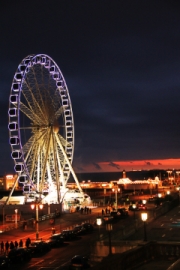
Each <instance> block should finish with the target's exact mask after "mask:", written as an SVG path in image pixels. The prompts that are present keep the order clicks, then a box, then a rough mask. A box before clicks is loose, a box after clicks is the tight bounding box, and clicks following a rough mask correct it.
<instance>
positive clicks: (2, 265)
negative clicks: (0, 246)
mask: <svg viewBox="0 0 180 270" xmlns="http://www.w3.org/2000/svg"><path fill="white" fill-rule="evenodd" d="M9 266H10V260H9V258H8V256H6V255H1V256H0V269H9Z"/></svg>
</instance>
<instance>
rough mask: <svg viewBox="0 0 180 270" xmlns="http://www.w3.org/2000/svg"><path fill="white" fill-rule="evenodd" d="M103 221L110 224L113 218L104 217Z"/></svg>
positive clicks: (109, 216) (110, 216)
mask: <svg viewBox="0 0 180 270" xmlns="http://www.w3.org/2000/svg"><path fill="white" fill-rule="evenodd" d="M103 220H104V222H111V221H113V216H112V215H104V216H103Z"/></svg>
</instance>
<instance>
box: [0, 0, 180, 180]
mask: <svg viewBox="0 0 180 270" xmlns="http://www.w3.org/2000/svg"><path fill="white" fill-rule="evenodd" d="M177 2H178V1H166V0H163V1H158V0H156V1H152V0H151V1H146V0H142V1H136V0H133V1H132V0H129V1H128V0H124V1H116V0H109V1H106V0H81V1H80V0H72V1H69V0H64V1H62V0H31V1H24V0H22V1H20V0H16V1H14V0H12V1H9V0H6V1H1V4H0V117H1V125H0V149H1V159H0V174H1V175H3V174H5V173H12V172H13V167H14V164H13V161H12V160H11V157H10V153H11V151H10V145H9V137H8V136H9V135H8V128H7V126H8V103H9V94H10V88H11V83H12V79H13V76H14V73H15V71H16V69H17V67H18V65H19V63H20V62H21V60H22V59H23V58H24V57H25V56H27V55H29V54H38V53H44V54H47V55H49V56H50V57H52V58H53V60H54V61H55V62H56V63H57V64H58V66H59V67H60V69H61V71H62V73H63V75H64V77H65V80H66V83H67V86H68V89H69V93H70V97H71V101H72V108H73V113H74V122H75V154H74V162H73V165H74V169H75V171H76V172H85V171H87V172H89V171H99V172H102V171H122V170H123V169H127V170H128V169H153V168H158V167H159V168H160V169H163V168H165V169H167V168H177V169H179V168H180V124H179V117H180V3H179V4H178V3H177Z"/></svg>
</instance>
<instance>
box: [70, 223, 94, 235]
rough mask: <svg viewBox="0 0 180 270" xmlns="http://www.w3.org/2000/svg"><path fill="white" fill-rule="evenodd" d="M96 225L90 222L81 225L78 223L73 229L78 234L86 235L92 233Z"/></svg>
mask: <svg viewBox="0 0 180 270" xmlns="http://www.w3.org/2000/svg"><path fill="white" fill-rule="evenodd" d="M93 229H94V227H93V225H92V224H90V223H84V224H81V225H76V226H75V227H74V229H73V231H74V233H75V234H77V235H84V234H88V233H91V232H92V231H93Z"/></svg>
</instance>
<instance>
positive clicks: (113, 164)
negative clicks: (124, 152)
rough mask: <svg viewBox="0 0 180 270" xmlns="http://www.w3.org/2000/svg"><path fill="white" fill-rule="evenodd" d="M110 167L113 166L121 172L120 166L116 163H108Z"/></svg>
mask: <svg viewBox="0 0 180 270" xmlns="http://www.w3.org/2000/svg"><path fill="white" fill-rule="evenodd" d="M108 166H111V167H114V168H116V169H118V170H120V166H119V165H118V164H116V163H115V162H112V161H110V162H109V163H108Z"/></svg>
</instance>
